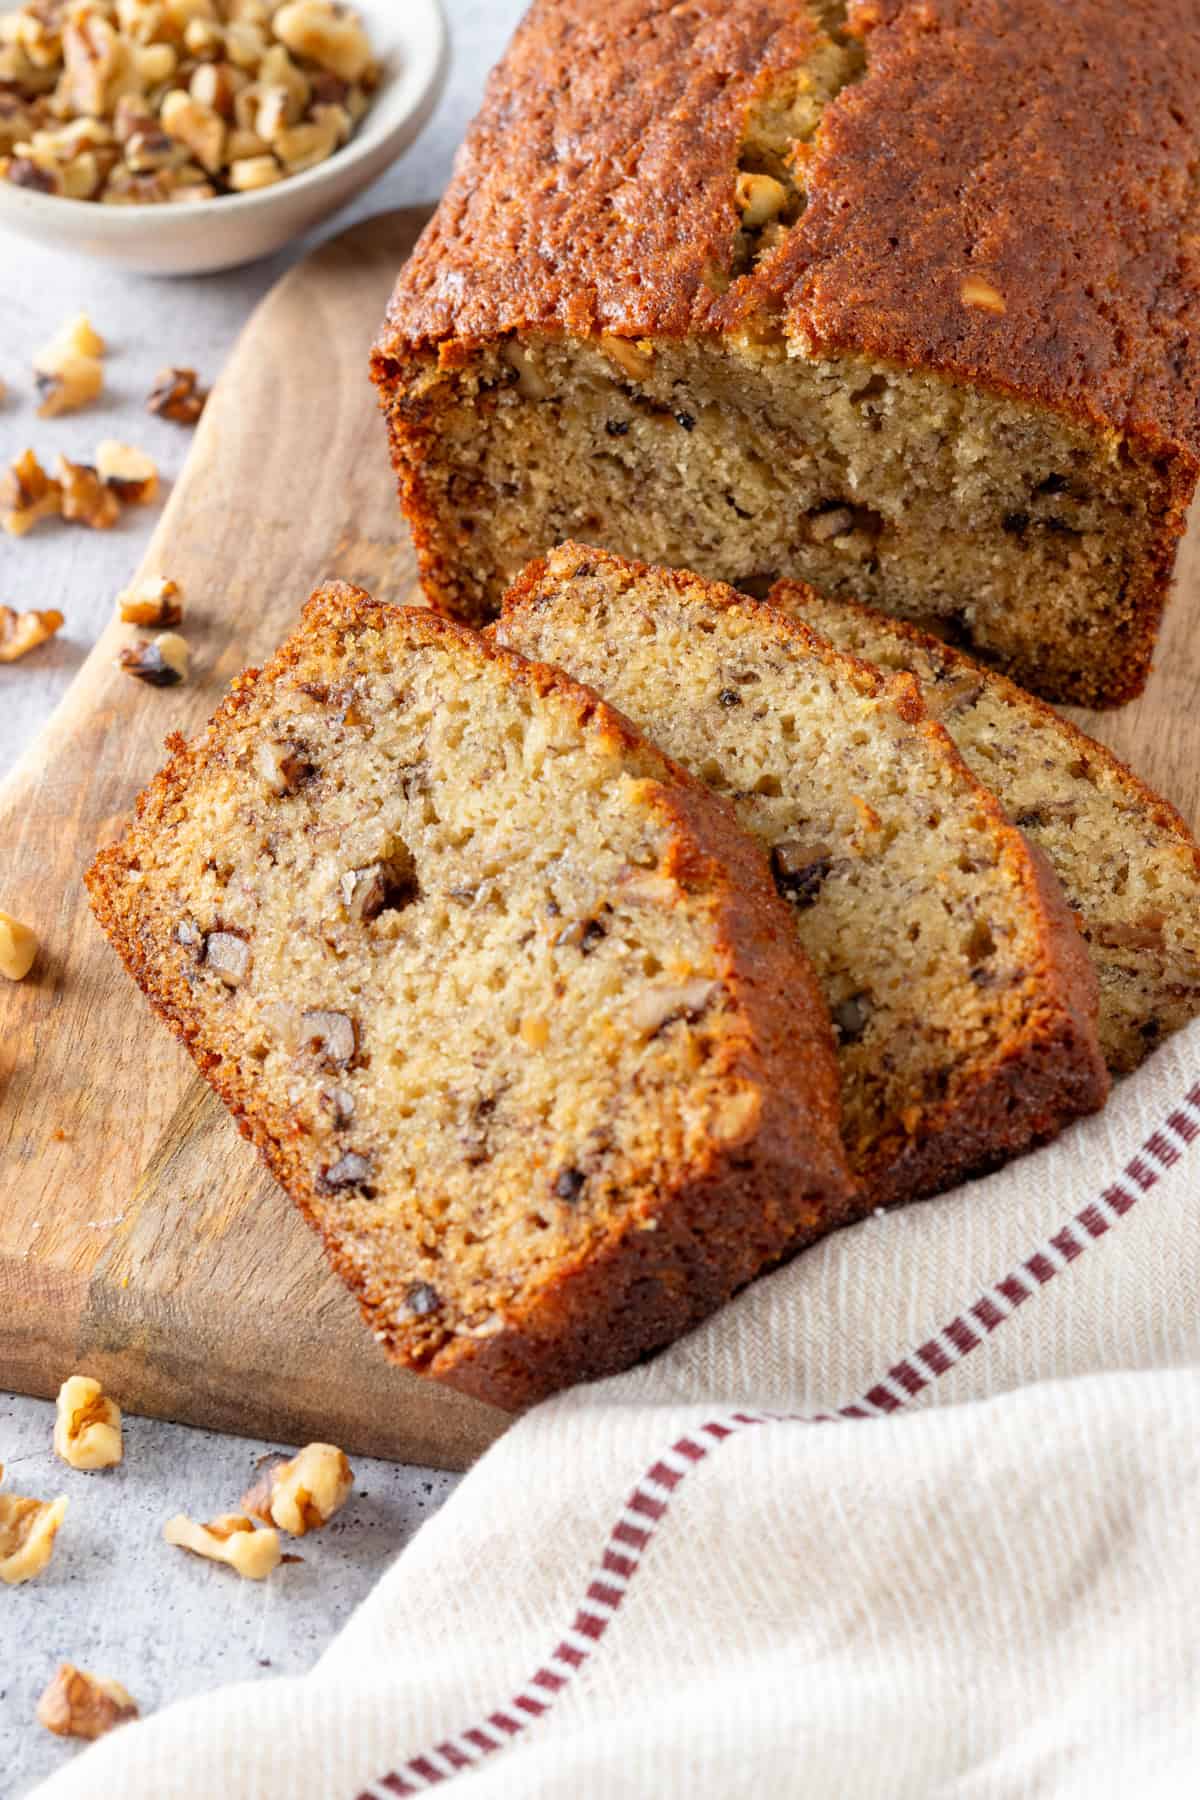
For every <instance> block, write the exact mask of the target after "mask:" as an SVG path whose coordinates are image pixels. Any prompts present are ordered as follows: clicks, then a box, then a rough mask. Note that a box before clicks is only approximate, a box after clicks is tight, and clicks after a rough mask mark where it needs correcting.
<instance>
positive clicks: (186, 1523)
mask: <svg viewBox="0 0 1200 1800" xmlns="http://www.w3.org/2000/svg"><path fill="white" fill-rule="evenodd" d="M163 1538H164V1540H165V1541H166V1542H167V1543H168V1544H174V1545H175V1546H176V1547H177V1548H178V1549H180V1550H190V1551H191V1552H192V1553H193V1555H195V1556H205V1557H207V1558H208V1559H209V1561H210V1562H219V1563H225V1564H227V1565H228V1567H229V1568H231V1569H234V1570H236V1572H237V1573H238V1574H239V1575H241V1576H242V1577H243V1578H244V1579H245V1580H246V1581H263V1580H265V1579H266V1577H267V1576H268V1575H269V1574H270V1573H271V1570H272V1569H274V1568H277V1567H278V1565H279V1563H280V1561H281V1559H282V1554H283V1553H282V1551H281V1550H280V1547H279V1533H278V1532H277V1531H272V1530H270V1529H264V1530H262V1531H256V1530H255V1527H254V1521H253V1519H248V1518H246V1517H245V1516H244V1514H242V1513H222V1515H221V1516H220V1518H217V1519H210V1520H209V1522H208V1524H207V1525H197V1524H196V1522H195V1520H194V1519H189V1518H188V1516H187V1514H186V1513H176V1515H175V1517H174V1518H173V1519H168V1520H167V1522H166V1524H165V1525H164V1526H163Z"/></svg>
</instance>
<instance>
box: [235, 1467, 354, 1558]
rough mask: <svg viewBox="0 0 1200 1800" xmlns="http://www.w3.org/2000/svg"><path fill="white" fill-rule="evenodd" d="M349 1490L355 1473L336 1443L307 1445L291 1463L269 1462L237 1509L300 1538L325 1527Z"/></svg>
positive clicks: (341, 1504)
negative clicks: (241, 1508)
mask: <svg viewBox="0 0 1200 1800" xmlns="http://www.w3.org/2000/svg"><path fill="white" fill-rule="evenodd" d="M353 1486H354V1471H353V1469H352V1468H351V1467H350V1464H349V1463H348V1462H347V1461H346V1458H345V1456H344V1455H343V1453H342V1452H341V1451H340V1450H339V1449H338V1448H337V1447H336V1445H334V1444H308V1445H306V1446H305V1448H304V1449H303V1450H301V1451H300V1452H299V1454H298V1455H296V1456H293V1457H292V1459H291V1461H290V1462H289V1461H286V1460H285V1459H283V1458H279V1459H275V1458H271V1459H270V1461H269V1462H268V1465H267V1467H266V1468H265V1469H264V1470H263V1472H262V1474H261V1476H260V1477H259V1479H258V1481H256V1482H255V1484H254V1486H253V1487H252V1488H251V1489H250V1490H249V1492H248V1493H246V1494H245V1495H244V1496H243V1498H242V1505H243V1507H244V1508H245V1510H246V1511H247V1512H248V1513H252V1514H253V1515H254V1517H255V1518H258V1519H263V1520H265V1521H266V1522H267V1523H269V1524H273V1525H278V1526H279V1527H280V1529H281V1530H283V1531H286V1532H287V1533H288V1534H289V1535H290V1536H291V1537H304V1536H305V1535H306V1534H307V1533H308V1532H310V1531H320V1530H321V1529H322V1527H323V1526H325V1525H328V1523H329V1521H330V1519H332V1518H333V1516H334V1514H335V1513H337V1512H340V1511H341V1509H342V1507H343V1506H344V1505H345V1504H346V1501H347V1500H348V1499H349V1498H350V1491H351V1489H352V1488H353Z"/></svg>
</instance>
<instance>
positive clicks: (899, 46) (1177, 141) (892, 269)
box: [379, 0, 1200, 468]
mask: <svg viewBox="0 0 1200 1800" xmlns="http://www.w3.org/2000/svg"><path fill="white" fill-rule="evenodd" d="M1198 94H1200V34H1198V33H1197V32H1196V30H1195V14H1194V9H1193V7H1192V6H1191V4H1190V0H1142V3H1141V4H1140V5H1138V6H1137V7H1130V6H1128V5H1125V4H1118V3H1117V0H1071V4H1070V5H1063V4H1062V3H1061V0H849V5H848V6H845V5H841V4H838V0H807V3H806V0H687V3H686V4H678V3H677V0H607V3H606V4H605V5H604V6H602V7H600V6H597V5H595V3H594V0H535V3H534V5H533V7H532V9H531V11H530V12H529V14H528V16H527V18H526V19H525V22H524V23H523V25H522V26H521V28H520V30H519V31H518V33H517V36H516V38H515V40H514V42H513V44H512V47H511V49H510V51H509V53H508V56H507V57H506V59H505V60H504V62H503V63H502V64H501V65H500V67H499V68H498V69H497V70H496V71H495V72H494V74H493V76H492V78H491V81H490V84H489V86H488V90H487V95H486V99H485V102H484V105H483V108H482V111H481V112H480V115H479V117H478V119H477V120H476V121H475V124H474V125H473V127H472V129H471V131H470V134H469V136H468V138H467V141H466V143H465V144H464V146H463V149H462V151H461V152H460V156H459V160H458V164H457V168H456V171H455V175H454V178H453V181H452V183H451V185H450V188H449V190H448V192H447V194H446V196H445V198H444V199H443V201H442V204H441V206H440V208H439V209H438V212H437V215H436V217H435V218H434V220H433V221H432V223H431V225H430V227H429V228H428V230H427V232H426V233H425V236H424V238H423V239H422V241H421V243H420V245H419V246H418V249H417V251H416V254H415V255H414V257H413V258H412V260H411V262H410V263H409V264H408V266H407V268H406V269H405V270H404V272H403V274H402V276H401V278H400V282H399V284H398V286H397V289H396V292H395V295H394V297H393V301H392V305H391V309H390V312H389V316H388V322H387V325H386V326H385V329H384V332H383V335H382V337H381V340H380V344H379V352H380V354H381V355H383V356H385V357H386V356H389V355H391V356H402V355H404V354H406V353H410V352H412V351H414V350H419V351H427V350H429V349H430V348H432V347H433V346H439V347H441V353H442V354H443V355H446V354H453V352H452V351H451V350H450V348H449V346H450V345H451V344H458V345H470V344H472V343H475V342H479V341H481V340H486V339H489V338H493V337H495V336H497V335H500V334H506V333H513V332H516V333H521V332H531V331H544V330H549V331H558V330H565V331H568V332H571V333H574V334H578V335H594V334H600V333H605V332H607V333H612V334H613V335H615V336H634V337H638V336H664V335H666V336H672V337H687V336H691V335H703V336H711V335H721V334H736V333H740V332H743V331H748V332H751V333H769V334H777V333H778V332H779V331H780V330H782V331H783V333H784V334H785V335H786V337H787V338H788V339H789V340H790V341H792V342H794V343H795V344H796V345H797V346H798V347H799V348H800V349H801V350H802V351H803V352H804V353H805V354H808V355H817V356H820V355H833V354H839V353H844V352H849V353H862V354H865V355H869V356H871V357H873V358H876V359H883V360H887V361H891V362H894V363H896V364H898V365H901V366H903V367H914V368H915V367H919V368H925V369H930V370H933V371H936V372H939V373H942V374H945V375H947V376H949V377H951V378H955V379H961V380H967V381H974V382H978V383H982V384H983V385H986V386H988V387H991V388H994V389H995V390H997V391H1000V392H1005V393H1009V394H1014V395H1017V396H1018V397H1022V398H1026V399H1028V400H1030V401H1031V402H1035V403H1038V404H1041V405H1044V406H1047V407H1050V408H1052V409H1054V410H1056V411H1058V412H1061V413H1065V414H1067V415H1070V416H1073V417H1076V418H1078V419H1081V420H1083V421H1085V422H1087V423H1088V424H1090V425H1093V426H1097V427H1099V428H1100V429H1108V430H1113V431H1116V432H1118V433H1120V434H1123V435H1131V436H1134V437H1136V438H1137V439H1138V440H1139V441H1140V444H1141V445H1142V447H1143V448H1144V449H1146V450H1149V451H1151V452H1154V451H1157V450H1160V449H1161V450H1164V451H1167V452H1174V453H1176V454H1178V453H1180V452H1182V453H1183V455H1184V456H1185V458H1186V460H1187V462H1188V464H1189V465H1190V466H1191V467H1193V468H1194V466H1195V464H1196V462H1197V461H1198V460H1200V419H1198V400H1200V359H1198V358H1197V355H1196V352H1195V350H1194V348H1193V345H1192V337H1193V328H1194V324H1195V322H1196V320H1197V314H1198V309H1197V299H1196V288H1197V281H1198V279H1200V248H1198V246H1200V200H1198V197H1197V184H1196V179H1195V175H1194V166H1195V160H1196V150H1197V137H1198V136H1200V124H1198V119H1200V101H1198V100H1197V95H1198ZM789 118H790V119H791V121H792V129H791V133H790V136H791V142H790V144H789V143H783V144H782V145H781V142H780V133H781V131H782V132H783V133H785V134H787V133H788V119H789ZM763 170H766V171H767V172H769V173H771V174H772V175H773V176H778V177H781V178H782V180H783V182H784V185H785V186H786V187H787V189H788V195H789V200H790V202H791V204H790V205H789V206H788V207H786V208H785V209H784V212H783V214H782V215H781V216H780V217H779V218H777V219H776V220H775V221H774V225H773V227H772V228H771V229H768V230H767V231H765V232H760V233H755V232H753V231H751V232H749V233H748V232H747V230H746V228H745V222H746V216H747V215H746V209H745V190H744V188H743V190H742V205H741V207H740V208H739V186H738V177H739V174H740V173H741V174H745V173H746V172H747V171H751V172H752V171H763Z"/></svg>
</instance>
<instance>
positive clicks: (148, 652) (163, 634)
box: [116, 631, 190, 687]
mask: <svg viewBox="0 0 1200 1800" xmlns="http://www.w3.org/2000/svg"><path fill="white" fill-rule="evenodd" d="M189 654H190V653H189V651H188V647H187V642H186V640H185V639H184V638H181V637H180V636H179V633H178V632H177V631H160V632H159V634H158V636H157V637H155V638H140V639H139V640H138V642H137V643H136V644H132V645H130V647H129V648H128V649H127V650H122V651H121V654H120V655H119V656H118V657H117V664H116V666H117V668H118V669H120V670H122V671H123V673H124V674H126V675H133V676H135V677H136V679H137V680H138V681H144V682H146V684H147V685H148V686H149V687H178V686H179V684H180V682H181V681H186V680H187V674H188V665H189Z"/></svg>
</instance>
